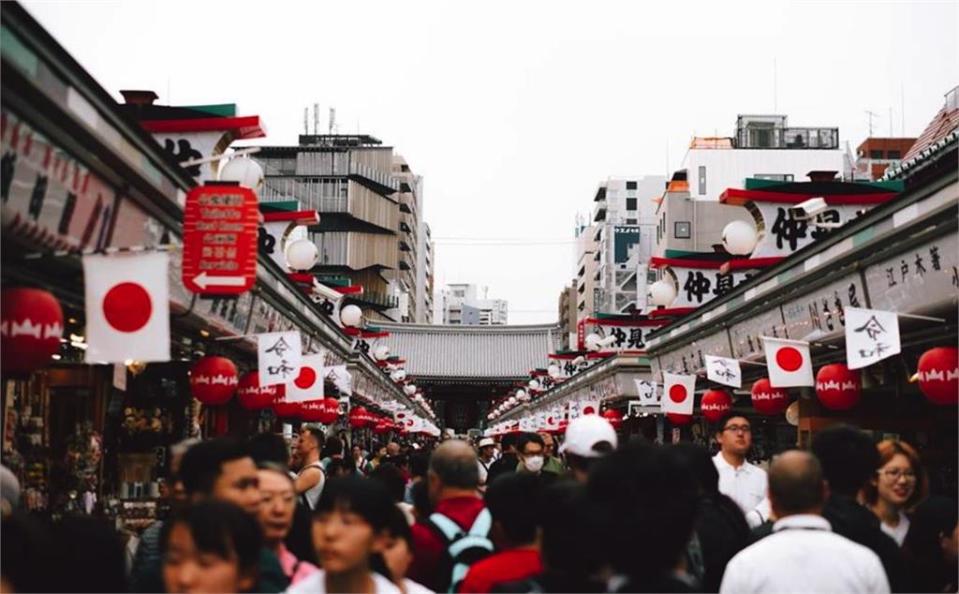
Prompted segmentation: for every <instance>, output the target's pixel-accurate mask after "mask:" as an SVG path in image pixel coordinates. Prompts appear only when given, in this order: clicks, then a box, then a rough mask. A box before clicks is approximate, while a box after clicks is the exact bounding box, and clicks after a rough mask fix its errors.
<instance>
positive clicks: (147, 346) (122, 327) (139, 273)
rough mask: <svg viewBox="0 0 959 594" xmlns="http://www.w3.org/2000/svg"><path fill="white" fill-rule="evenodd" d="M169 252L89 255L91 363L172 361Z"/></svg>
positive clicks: (85, 259) (86, 266)
mask: <svg viewBox="0 0 959 594" xmlns="http://www.w3.org/2000/svg"><path fill="white" fill-rule="evenodd" d="M169 264H170V257H169V255H168V254H167V253H166V252H156V253H151V254H117V255H110V256H84V257H83V280H84V285H85V287H84V297H85V301H86V303H85V305H86V315H87V344H88V345H89V346H88V347H87V352H86V362H87V363H123V362H124V361H129V360H131V359H133V360H135V361H143V362H151V361H169V360H170V281H169V276H168V270H169Z"/></svg>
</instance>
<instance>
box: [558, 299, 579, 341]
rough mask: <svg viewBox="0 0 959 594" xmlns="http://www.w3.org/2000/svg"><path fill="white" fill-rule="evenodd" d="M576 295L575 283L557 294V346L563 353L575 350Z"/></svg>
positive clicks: (577, 319) (577, 318)
mask: <svg viewBox="0 0 959 594" xmlns="http://www.w3.org/2000/svg"><path fill="white" fill-rule="evenodd" d="M577 295H578V293H577V292H576V283H575V282H574V283H573V284H571V285H570V286H568V287H563V290H562V291H560V293H559V311H558V314H559V343H560V345H559V346H560V348H561V349H563V350H564V351H565V350H570V349H571V348H576V322H578V321H579V317H578V315H577V313H578V311H577V309H576V300H577V299H576V298H577Z"/></svg>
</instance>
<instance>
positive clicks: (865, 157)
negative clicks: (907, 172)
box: [855, 137, 916, 180]
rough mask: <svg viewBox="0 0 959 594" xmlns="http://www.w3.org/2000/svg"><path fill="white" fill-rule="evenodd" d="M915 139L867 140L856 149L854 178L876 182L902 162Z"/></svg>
mask: <svg viewBox="0 0 959 594" xmlns="http://www.w3.org/2000/svg"><path fill="white" fill-rule="evenodd" d="M915 142H916V139H915V138H876V137H872V138H867V139H866V140H863V141H862V143H861V144H860V145H859V146H858V147H857V148H856V170H855V178H856V179H862V180H877V179H879V178H881V177H882V176H883V175H884V174H885V173H886V169H887V168H889V167H890V166H893V165H898V164H899V163H901V162H902V158H903V156H905V154H906V153H908V152H909V149H910V148H911V147H912V145H913V144H915Z"/></svg>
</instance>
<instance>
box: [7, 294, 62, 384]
mask: <svg viewBox="0 0 959 594" xmlns="http://www.w3.org/2000/svg"><path fill="white" fill-rule="evenodd" d="M0 302H2V303H0V316H2V318H0V356H2V360H0V368H2V369H0V371H2V372H3V374H4V375H26V374H29V373H31V372H33V371H35V370H37V369H40V368H41V367H44V366H46V365H47V364H49V363H50V360H51V359H52V358H53V355H55V354H56V353H57V352H59V351H60V337H61V336H62V335H63V310H62V309H61V308H60V303H59V302H58V301H57V299H56V297H54V296H53V294H51V293H50V292H48V291H43V290H41V289H29V288H25V287H16V288H10V289H4V290H3V293H2V297H0Z"/></svg>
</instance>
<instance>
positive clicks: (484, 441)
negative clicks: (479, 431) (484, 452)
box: [477, 437, 496, 448]
mask: <svg viewBox="0 0 959 594" xmlns="http://www.w3.org/2000/svg"><path fill="white" fill-rule="evenodd" d="M491 445H496V441H494V440H493V438H492V437H484V438H483V439H481V440H479V445H478V446H477V447H480V448H485V447H486V446H491Z"/></svg>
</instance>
